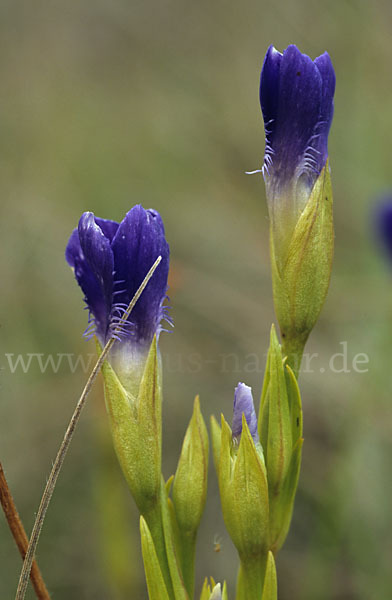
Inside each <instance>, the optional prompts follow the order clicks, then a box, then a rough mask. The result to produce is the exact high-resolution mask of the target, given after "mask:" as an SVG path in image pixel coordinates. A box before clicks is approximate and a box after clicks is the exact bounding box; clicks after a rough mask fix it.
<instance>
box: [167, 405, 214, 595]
mask: <svg viewBox="0 0 392 600" xmlns="http://www.w3.org/2000/svg"><path fill="white" fill-rule="evenodd" d="M208 453H209V450H208V434H207V429H206V426H205V423H204V420H203V417H202V414H201V412H200V402H199V398H198V397H196V398H195V403H194V408H193V415H192V418H191V420H190V423H189V426H188V429H187V431H186V433H185V438H184V442H183V445H182V450H181V455H180V458H179V461H178V466H177V471H176V475H175V477H174V483H173V505H174V513H175V517H176V523H177V527H176V531H177V532H178V534H177V538H178V545H179V548H180V560H181V565H182V572H183V577H184V582H185V585H186V588H187V590H188V594H189V596H191V597H193V588H194V560H195V548H196V536H197V529H198V527H199V524H200V519H201V517H202V514H203V511H204V507H205V503H206V497H207V475H208Z"/></svg>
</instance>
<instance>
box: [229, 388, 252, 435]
mask: <svg viewBox="0 0 392 600" xmlns="http://www.w3.org/2000/svg"><path fill="white" fill-rule="evenodd" d="M242 415H245V419H246V423H247V425H248V427H249V433H250V435H251V436H252V438H253V441H254V442H255V444H256V443H257V442H258V441H259V435H258V433H257V417H256V412H255V407H254V404H253V396H252V388H250V387H249V386H248V385H246V384H245V383H239V384H238V385H237V387H236V388H235V392H234V405H233V423H232V427H231V430H232V434H233V438H236V439H237V440H239V438H240V437H241V433H242Z"/></svg>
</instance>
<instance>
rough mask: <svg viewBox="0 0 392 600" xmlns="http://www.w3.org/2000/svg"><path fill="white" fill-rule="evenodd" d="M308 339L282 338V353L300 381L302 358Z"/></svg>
mask: <svg viewBox="0 0 392 600" xmlns="http://www.w3.org/2000/svg"><path fill="white" fill-rule="evenodd" d="M306 340H307V337H306V338H305V339H299V338H289V337H288V338H283V336H282V353H283V356H287V364H288V365H289V366H290V367H291V369H292V370H293V373H294V375H295V377H296V379H298V375H299V371H300V368H301V361H302V356H303V353H304V348H305V344H306Z"/></svg>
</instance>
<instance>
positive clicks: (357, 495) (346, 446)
mask: <svg viewBox="0 0 392 600" xmlns="http://www.w3.org/2000/svg"><path fill="white" fill-rule="evenodd" d="M391 21H392V8H391V4H390V2H388V1H387V0H380V1H375V2H367V1H365V0H331V1H330V2H324V3H320V2H317V1H316V0H307V1H305V0H299V1H296V2H289V1H288V0H284V1H283V2H267V1H266V0H262V1H256V0H250V1H249V2H242V3H240V2H224V1H223V0H215V1H214V2H207V1H205V0H201V1H200V2H193V3H191V2H183V1H180V0H164V1H161V2H158V0H155V1H154V2H146V1H143V2H142V1H133V2H127V1H126V0H111V1H110V2H109V0H98V1H97V2H92V1H88V0H87V1H86V2H80V3H76V2H60V1H58V0H55V1H53V2H50V3H49V2H43V1H42V0H37V1H35V2H27V1H24V2H23V1H18V0H16V1H12V2H11V0H4V1H3V2H2V4H1V7H0V40H1V42H0V49H1V51H0V72H1V84H0V197H1V208H0V210H1V218H0V240H1V247H2V260H1V282H2V286H1V296H0V303H1V306H0V321H1V329H0V340H1V355H0V366H1V368H2V370H1V373H0V386H1V387H0V435H1V460H2V462H3V465H4V468H5V470H6V474H7V476H8V479H9V483H10V486H11V488H12V490H13V493H14V496H15V499H16V502H17V504H18V507H19V510H20V513H21V515H22V517H23V520H24V522H25V525H26V528H27V529H28V530H30V528H31V526H32V522H33V517H34V511H35V510H36V508H37V506H38V502H39V498H40V494H41V491H42V489H43V486H44V483H45V481H46V476H47V474H48V472H49V469H50V466H51V463H52V459H53V457H54V455H55V453H56V451H57V447H58V444H59V442H60V439H61V438H62V436H63V432H64V429H65V426H66V423H67V420H68V418H69V416H70V414H71V411H72V409H73V406H74V404H75V402H76V398H77V396H78V393H79V391H80V389H81V386H82V384H83V382H84V380H85V378H86V374H85V373H83V369H82V368H80V366H79V368H77V369H76V370H75V373H72V372H71V371H72V370H71V369H70V366H69V364H68V358H67V356H65V357H63V358H62V359H61V363H60V365H59V368H58V369H57V372H54V371H56V368H54V369H53V368H52V367H51V366H50V364H49V365H48V367H47V369H46V372H45V373H42V372H41V369H40V367H39V359H38V357H37V354H41V355H42V356H41V359H40V360H42V361H43V364H44V365H45V362H46V360H47V358H48V355H50V354H52V355H53V359H54V362H55V367H56V363H57V360H58V356H57V355H58V354H64V355H67V354H71V355H72V356H71V358H72V359H73V360H75V356H74V354H73V353H75V354H76V355H78V354H81V355H83V356H84V357H85V358H86V361H88V358H89V356H90V355H91V356H92V355H94V352H95V350H94V344H93V342H92V341H91V342H85V341H83V339H82V337H81V334H82V331H83V330H84V327H85V325H86V320H87V318H86V313H85V312H83V310H82V306H81V298H80V292H79V290H78V289H77V286H76V285H75V283H74V282H73V280H72V279H73V276H72V273H71V272H70V270H69V268H68V266H67V265H66V263H65V260H64V257H63V252H64V248H65V244H66V242H67V239H68V236H69V234H70V231H71V230H72V228H73V227H74V226H75V225H76V223H77V220H78V218H79V216H80V214H81V212H82V211H84V210H92V211H94V213H95V214H97V215H99V216H101V217H106V218H111V219H120V218H122V216H123V214H124V213H125V211H126V210H128V209H129V208H130V207H131V206H132V205H133V204H135V203H138V202H141V203H142V204H143V205H144V206H145V207H150V206H152V207H154V208H156V209H157V210H159V211H160V213H161V214H162V217H163V219H164V221H165V225H166V233H167V239H168V241H169V243H170V245H171V252H172V270H171V281H170V284H171V287H170V296H171V304H172V306H173V311H172V316H173V318H174V321H175V330H174V333H173V334H171V335H166V334H165V335H164V336H163V337H162V340H161V349H162V353H163V360H164V384H165V388H164V390H165V394H164V407H163V408H164V448H163V453H164V465H163V468H164V473H165V475H166V477H167V476H169V475H170V474H171V473H173V472H174V470H175V467H176V464H177V458H178V455H179V452H180V448H181V443H182V437H183V435H184V432H185V429H186V426H187V423H188V421H189V418H190V415H191V412H192V403H193V398H194V396H195V394H196V393H200V397H201V406H202V410H203V413H204V415H205V418H207V417H208V413H211V412H214V413H215V414H216V415H219V413H220V412H221V411H224V413H225V415H226V417H227V418H228V419H230V418H231V410H232V398H233V390H234V387H235V385H236V384H237V383H238V381H245V382H246V383H247V384H248V385H251V386H252V388H253V390H254V392H255V393H256V394H257V390H260V389H261V382H262V371H263V367H264V362H265V352H266V350H267V346H268V332H269V329H270V325H271V322H272V320H273V318H274V316H273V307H272V294H271V283H270V273H269V257H268V221H267V210H266V206H265V197H264V186H263V183H262V180H261V177H260V176H252V177H250V176H247V175H245V174H244V172H245V171H246V170H251V169H255V168H257V167H258V166H259V165H260V164H261V160H262V155H263V126H262V119H261V115H260V111H259V106H258V78H259V71H260V67H261V61H262V58H263V56H264V54H265V51H266V49H267V47H268V45H269V44H270V43H274V44H275V45H276V46H277V48H278V49H280V50H282V49H283V48H285V47H286V46H287V45H288V44H289V43H292V42H294V43H296V44H297V45H298V47H299V48H300V49H301V51H303V52H306V53H308V54H309V55H310V56H312V57H313V58H314V57H315V56H318V55H319V54H320V53H322V52H323V51H324V50H328V51H329V53H330V55H331V58H332V60H333V64H334V67H335V70H336V76H337V91H336V101H335V118H334V123H333V126H332V131H331V136H330V144H329V154H330V161H331V167H332V173H333V188H334V200H335V225H336V248H335V261H334V269H333V276H332V281H331V288H330V291H329V295H328V298H327V302H326V304H325V306H324V308H323V311H322V314H321V318H320V320H319V322H318V324H317V326H316V328H315V330H314V331H313V333H312V336H311V339H310V341H309V343H308V346H307V349H306V351H307V352H308V353H310V354H315V353H318V356H315V357H313V359H312V361H311V362H310V366H309V364H307V363H306V362H305V363H304V368H305V372H303V373H302V374H301V389H302V396H303V404H304V437H305V443H304V447H303V460H304V462H303V469H302V473H301V478H300V483H299V493H298V497H297V501H296V507H295V511H294V521H293V525H292V528H291V532H290V534H289V537H288V539H287V542H286V544H285V546H284V549H283V550H282V552H281V554H280V555H279V558H278V561H277V569H278V580H279V585H280V593H279V594H280V595H279V597H280V599H281V600H288V599H290V600H291V599H292V598H301V600H340V599H341V600H343V599H344V600H350V599H353V600H354V599H355V600H369V598H377V600H384V599H385V600H387V599H389V598H390V589H391V586H392V581H391V569H390V564H391V561H392V541H391V540H392V537H391V533H390V532H391V525H392V523H391V515H390V506H391V501H392V491H391V484H390V481H391V477H390V473H391V456H392V444H391V439H392V409H391V389H392V383H391V381H392V374H391V367H390V352H391V345H390V339H391V332H392V276H391V272H388V268H387V266H386V265H385V264H384V263H383V260H382V258H381V255H380V254H379V253H378V251H377V248H376V245H375V244H374V240H373V239H372V234H371V227H370V213H371V208H372V207H371V198H372V197H374V196H375V195H376V194H378V192H379V191H380V190H383V189H385V188H386V187H390V185H391V153H390V139H391V135H392V113H391V71H390V65H391V58H392V56H391V55H392V50H391V43H390V31H391ZM342 343H343V345H342ZM344 344H347V346H345V345H344ZM345 348H347V356H348V361H347V365H345V364H344V361H343V357H342V356H340V357H335V361H334V362H332V363H331V362H330V360H331V356H332V355H334V354H336V353H338V352H340V353H341V352H344V349H345ZM20 353H21V354H23V357H24V360H26V361H28V353H30V354H31V355H34V356H32V358H31V364H30V367H29V368H28V369H26V370H27V372H26V373H24V372H23V369H22V368H21V366H19V367H18V368H17V369H16V370H15V372H14V373H12V369H11V368H10V361H11V363H12V361H14V360H15V359H16V357H17V355H18V354H20ZM358 353H366V354H367V355H368V357H369V359H370V362H369V364H368V365H367V364H363V363H362V364H359V363H358V365H357V369H368V371H367V372H365V373H360V372H358V371H356V370H355V369H354V368H353V358H354V356H355V355H357V354H358ZM11 354H13V356H11V357H9V356H8V357H7V356H6V355H11ZM361 358H363V357H361ZM91 360H93V359H91ZM307 367H308V368H307ZM331 367H332V368H331ZM344 367H345V369H344ZM339 370H340V371H341V372H337V371H339ZM343 370H345V371H347V372H342V371H343ZM102 395H103V392H102V385H98V384H97V385H96V388H95V392H94V394H93V395H92V396H91V398H90V399H89V403H88V407H87V409H86V411H85V413H84V414H83V418H82V422H81V425H80V427H79V429H78V431H77V434H76V436H75V439H74V442H73V445H72V448H71V451H70V454H69V456H68V458H67V461H66V463H65V466H64V470H63V472H62V474H61V477H60V480H59V483H58V486H57V489H56V492H55V494H54V497H53V502H52V505H51V507H50V510H49V513H48V517H47V521H46V524H45V527H44V531H43V534H42V538H41V542H40V546H39V554H38V558H39V562H40V566H41V568H42V571H43V574H44V576H45V579H46V581H47V584H48V587H49V589H50V590H51V591H52V592H53V597H54V598H56V599H57V600H68V599H69V598H78V599H80V600H83V599H90V598H96V599H97V600H107V598H110V599H117V598H118V599H119V600H123V599H125V598H130V597H132V598H135V599H139V598H140V599H141V600H143V599H144V598H146V591H145V583H144V578H143V575H142V564H141V557H140V542H139V532H138V519H137V516H136V512H135V510H134V508H133V505H132V499H131V497H130V496H128V495H127V494H128V492H127V490H126V488H125V486H122V481H121V474H120V472H119V468H118V466H117V463H116V461H115V460H113V456H112V454H111V453H112V450H111V448H108V447H107V444H106V443H105V444H104V445H102V436H101V435H97V431H98V430H100V429H101V427H105V426H107V425H106V418H105V415H104V413H103V411H102V410H101V409H102ZM105 455H106V459H105V458H104V456H105ZM110 465H113V471H112V474H111V475H110V476H109V475H108V466H110ZM116 469H117V470H118V473H117V474H118V477H119V479H118V481H116V482H115V483H113V487H112V485H107V484H106V482H108V481H110V480H111V477H116ZM209 481H210V488H209V493H208V498H207V507H206V512H205V516H204V517H203V520H202V524H201V529H200V537H199V542H198V548H199V550H202V551H201V552H199V557H198V562H197V573H196V576H197V591H198V592H200V589H201V585H202V581H203V578H204V576H205V575H210V574H211V575H213V576H214V578H215V579H216V580H217V581H223V579H227V581H228V587H229V593H231V597H232V596H233V586H234V579H235V575H236V564H237V563H236V561H237V558H236V552H235V549H234V547H233V546H232V544H231V542H230V540H229V538H228V536H227V534H226V533H225V530H224V525H223V521H222V519H221V517H219V518H218V517H217V515H219V512H220V507H219V497H218V489H217V484H216V479H215V474H214V473H213V471H211V476H210V478H209ZM121 486H122V487H123V493H124V494H125V499H126V500H127V501H128V502H125V504H123V503H122V502H121V501H119V500H118V497H119V493H121V489H122V488H121ZM103 490H105V492H104V491H103ZM103 494H104V497H103ZM117 502H119V503H120V505H121V514H124V515H125V518H126V522H125V523H124V527H123V528H121V527H119V523H118V515H117V512H112V511H113V510H114V511H115V506H116V503H117ZM104 503H106V508H105V507H104ZM110 519H113V527H112V528H111V527H110ZM110 532H111V534H112V539H110V540H109V541H108V547H109V548H114V547H116V539H113V538H115V537H116V536H119V537H120V539H119V544H118V547H119V548H127V545H128V544H129V546H130V551H129V584H127V582H125V581H124V571H125V570H126V565H124V564H123V562H121V564H120V565H119V567H118V569H114V568H111V567H110V564H109V563H108V560H107V549H106V550H105V549H104V548H103V543H104V538H106V539H108V536H109V535H110ZM125 533H126V534H127V536H128V537H127V538H126V539H124V534H125ZM217 536H218V537H219V539H220V544H219V546H220V552H214V549H216V544H214V539H217ZM123 558H124V557H123V556H121V561H123ZM0 565H1V567H0V568H1V575H0V597H1V598H11V597H12V596H13V594H14V591H15V588H16V582H17V578H18V574H19V568H20V559H19V557H18V555H17V551H16V549H15V548H14V544H13V541H12V540H11V538H10V535H9V532H8V530H7V528H6V526H5V523H4V519H3V518H2V517H1V518H0ZM116 582H117V583H116ZM116 590H117V591H116ZM28 597H29V598H33V595H32V593H31V591H30V592H29V595H28Z"/></svg>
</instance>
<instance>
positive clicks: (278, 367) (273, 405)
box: [259, 327, 303, 552]
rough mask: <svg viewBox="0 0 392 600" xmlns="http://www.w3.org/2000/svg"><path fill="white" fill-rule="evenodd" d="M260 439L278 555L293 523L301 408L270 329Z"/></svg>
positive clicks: (292, 378) (293, 380) (272, 535)
mask: <svg viewBox="0 0 392 600" xmlns="http://www.w3.org/2000/svg"><path fill="white" fill-rule="evenodd" d="M259 436H260V441H261V444H262V446H263V448H264V455H265V463H266V468H267V477H268V491H269V509H270V543H271V546H270V547H271V549H272V550H273V551H274V552H277V551H278V550H279V549H280V547H281V546H282V544H283V542H284V540H285V538H286V536H287V533H288V530H289V526H290V522H291V516H292V511H293V505H294V499H295V492H296V489H297V484H298V478H299V470H300V465H301V448H302V441H303V440H302V407H301V397H300V393H299V388H298V384H297V380H296V378H295V376H294V373H293V371H292V370H291V369H290V367H289V366H288V365H286V364H285V359H283V356H282V351H281V348H280V345H279V342H278V339H277V337H276V333H275V328H274V327H272V329H271V343H270V349H269V352H268V359H267V367H266V373H265V378H264V384H263V392H262V396H261V402H260V413H259Z"/></svg>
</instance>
